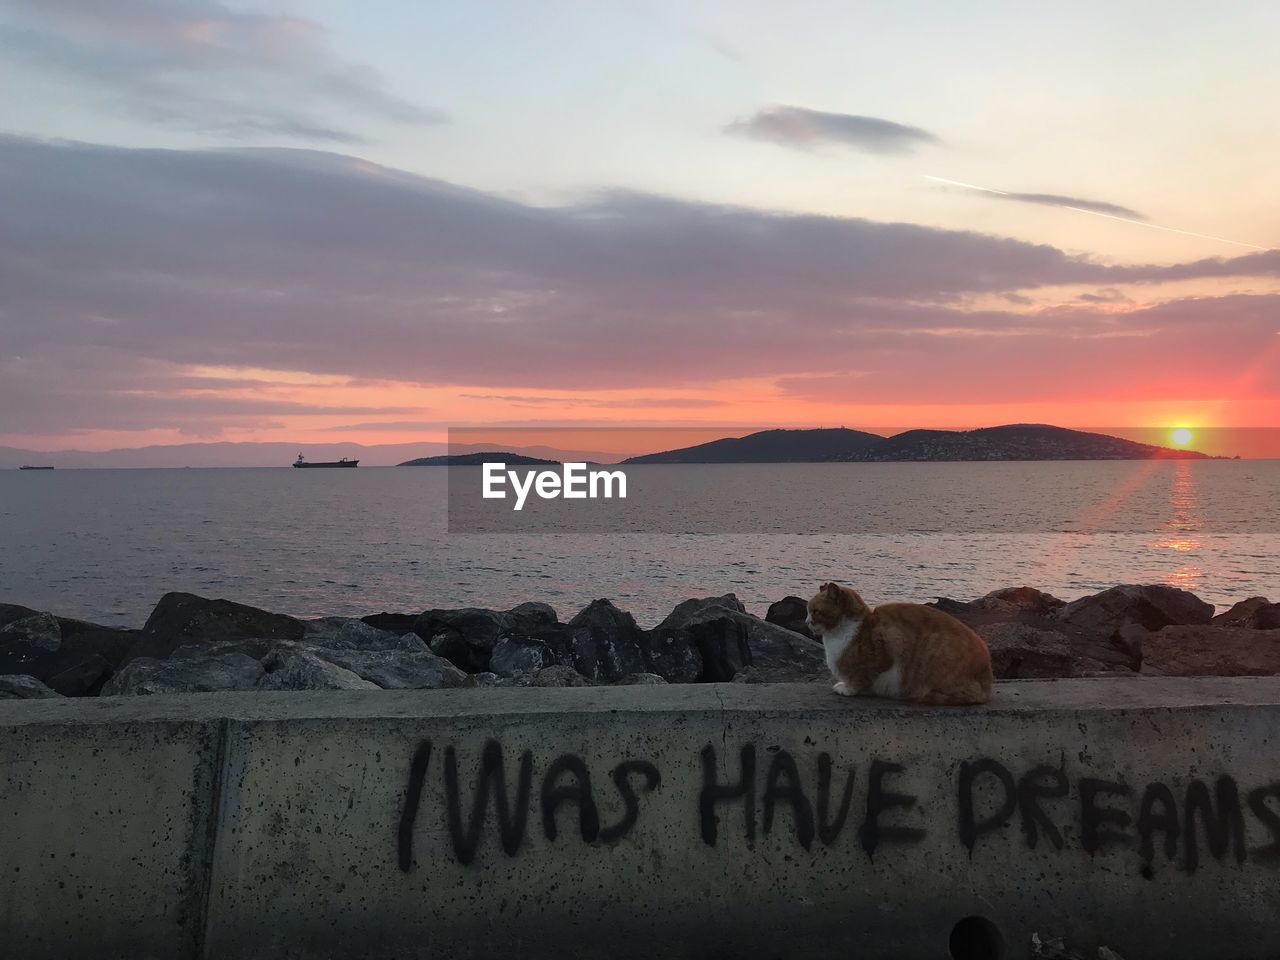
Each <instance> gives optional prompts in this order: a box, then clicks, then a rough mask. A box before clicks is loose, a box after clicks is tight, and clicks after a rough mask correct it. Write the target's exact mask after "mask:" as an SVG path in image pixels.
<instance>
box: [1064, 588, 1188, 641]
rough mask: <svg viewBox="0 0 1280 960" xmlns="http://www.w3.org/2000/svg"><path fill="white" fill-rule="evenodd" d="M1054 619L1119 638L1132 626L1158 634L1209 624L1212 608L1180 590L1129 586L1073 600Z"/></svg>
mask: <svg viewBox="0 0 1280 960" xmlns="http://www.w3.org/2000/svg"><path fill="white" fill-rule="evenodd" d="M1053 617H1054V619H1056V620H1060V621H1062V622H1063V623H1066V624H1069V625H1070V626H1072V627H1075V628H1078V629H1081V630H1095V631H1098V632H1100V633H1104V634H1111V635H1117V634H1119V633H1120V631H1121V630H1122V629H1123V628H1125V627H1129V626H1136V627H1141V628H1143V629H1145V630H1159V629H1160V628H1162V627H1168V626H1183V625H1187V624H1199V623H1208V622H1209V621H1210V620H1211V619H1212V618H1213V605H1212V604H1209V603H1205V602H1204V601H1203V600H1201V599H1200V598H1199V597H1197V596H1196V595H1195V594H1194V593H1190V592H1188V591H1186V590H1179V589H1178V588H1177V587H1166V586H1164V585H1163V584H1141V585H1138V584H1128V585H1125V586H1120V587H1112V588H1111V589H1109V590H1103V591H1102V592H1101V593H1095V594H1093V595H1092V596H1088V597H1081V598H1080V599H1079V600H1074V601H1072V602H1071V603H1068V604H1067V605H1066V606H1063V607H1060V608H1058V609H1057V610H1055V611H1054V613H1053Z"/></svg>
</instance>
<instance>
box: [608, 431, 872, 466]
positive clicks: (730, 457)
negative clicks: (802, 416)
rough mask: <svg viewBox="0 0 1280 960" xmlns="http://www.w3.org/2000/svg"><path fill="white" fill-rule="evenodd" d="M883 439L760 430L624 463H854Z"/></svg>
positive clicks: (848, 433) (855, 434)
mask: <svg viewBox="0 0 1280 960" xmlns="http://www.w3.org/2000/svg"><path fill="white" fill-rule="evenodd" d="M883 442H884V437H882V436H880V435H879V434H876V433H866V432H864V431H862V430H848V429H846V428H844V427H832V428H823V429H817V430H761V431H760V432H759V433H753V434H750V435H749V436H745V437H726V438H724V439H723V440H712V441H711V442H709V443H700V444H698V445H697V446H693V447H681V448H680V449H678V450H666V451H664V452H662V453H647V454H645V455H644V456H640V457H631V458H629V459H627V460H623V461H622V462H623V463H821V462H824V461H827V460H853V459H857V457H858V456H859V455H860V454H862V453H864V452H865V451H867V450H869V449H871V448H872V447H873V446H875V445H876V444H878V443H883Z"/></svg>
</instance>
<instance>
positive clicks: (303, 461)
mask: <svg viewBox="0 0 1280 960" xmlns="http://www.w3.org/2000/svg"><path fill="white" fill-rule="evenodd" d="M293 465H294V466H295V467H356V466H359V465H360V461H359V460H348V459H347V458H346V457H343V458H342V459H341V460H316V461H314V462H313V461H310V460H308V459H307V458H306V457H304V456H303V455H302V454H298V459H297V460H295V461H293Z"/></svg>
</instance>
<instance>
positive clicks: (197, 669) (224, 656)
mask: <svg viewBox="0 0 1280 960" xmlns="http://www.w3.org/2000/svg"><path fill="white" fill-rule="evenodd" d="M262 675H263V670H262V664H260V663H259V662H258V661H257V660H255V659H253V658H252V657H249V656H245V655H244V654H243V653H231V652H218V653H210V654H206V655H204V656H187V657H182V658H179V659H173V660H153V659H151V658H150V657H138V658H137V659H136V660H131V661H129V663H127V664H125V666H124V667H123V668H122V669H121V670H120V671H119V672H118V673H116V674H115V675H114V676H113V677H112V678H111V679H110V680H108V681H107V682H106V684H105V685H104V686H103V687H102V696H104V697H116V696H141V695H149V694H161V693H213V692H217V691H226V690H253V689H255V688H256V687H257V685H258V682H259V681H260V680H261V679H262Z"/></svg>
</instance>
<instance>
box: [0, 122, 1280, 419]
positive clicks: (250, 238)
mask: <svg viewBox="0 0 1280 960" xmlns="http://www.w3.org/2000/svg"><path fill="white" fill-rule="evenodd" d="M0 195H3V196H4V197H5V198H6V200H5V203H4V204H3V205H0V411H5V414H6V416H5V420H4V424H3V426H0V430H4V431H9V432H20V431H22V430H29V431H34V430H40V431H53V430H56V429H59V428H68V429H70V428H84V427H86V426H89V425H93V426H100V427H109V426H114V427H116V428H119V429H141V428H143V427H144V426H145V425H153V426H158V425H163V424H178V423H196V422H199V423H208V422H215V423H216V422H231V421H230V419H229V418H232V417H242V418H243V417H263V416H280V415H285V414H290V413H302V412H316V413H333V412H336V411H335V410H334V409H333V408H331V407H324V408H323V409H321V408H320V407H321V406H322V405H318V406H317V407H315V408H312V409H310V410H299V409H298V408H297V407H280V406H277V405H274V404H272V403H269V402H259V401H255V400H241V399H238V398H235V397H231V396H226V394H230V393H231V392H232V391H233V390H234V389H235V385H234V382H233V383H232V384H227V385H225V386H226V389H225V390H224V389H222V385H220V384H219V383H217V382H214V383H208V382H207V380H209V379H212V380H214V381H217V379H218V378H217V377H214V378H197V379H199V380H202V381H206V382H203V383H198V384H197V383H192V382H190V378H189V375H187V374H185V373H184V372H183V369H182V365H188V364H198V365H205V366H218V367H237V366H241V367H255V368H266V369H284V370H301V371H306V372H310V373H319V374H332V375H340V376H345V377H353V378H364V379H367V380H373V381H377V380H384V379H385V380H404V381H412V382H417V383H424V384H446V385H458V386H463V387H466V388H470V389H473V390H474V391H475V392H482V391H483V392H490V393H492V394H495V395H508V396H518V395H519V394H518V393H517V391H519V390H522V389H532V388H536V389H550V390H554V391H556V392H557V394H560V393H564V394H565V395H571V393H572V391H573V390H584V391H585V390H611V389H639V388H646V387H655V388H665V389H678V388H680V387H681V386H682V385H685V386H687V385H691V384H696V385H698V386H706V385H708V384H714V383H716V382H718V381H723V380H730V379H737V378H746V377H808V376H811V375H813V374H825V375H830V376H837V375H839V374H840V373H841V371H848V370H853V369H861V368H862V366H863V365H864V364H871V365H872V366H873V368H874V369H875V370H877V371H880V372H881V373H882V374H883V376H886V377H887V376H898V377H899V378H900V379H901V380H902V381H903V382H904V383H906V382H914V381H916V380H918V379H919V378H918V377H916V376H914V375H912V376H909V377H907V376H903V371H904V370H912V369H913V364H914V363H915V361H916V358H918V357H922V356H935V355H937V356H944V357H945V356H952V357H960V356H962V355H963V356H964V358H965V359H964V360H963V362H961V361H959V360H957V361H955V363H954V365H953V367H951V368H950V369H951V370H952V375H950V376H949V377H942V378H941V379H939V380H938V381H937V384H938V387H937V388H938V389H939V390H945V389H950V390H951V392H952V396H953V399H954V398H958V397H963V396H965V395H966V392H967V391H972V390H977V389H978V385H982V384H985V383H986V381H987V380H988V379H995V380H999V379H1000V377H988V376H986V375H985V374H984V373H983V371H994V370H996V369H999V367H998V366H995V364H997V358H999V357H1001V356H1002V351H1004V350H1006V349H1008V350H1014V351H1015V352H1016V349H1015V347H1014V346H1009V347H1007V348H1006V347H1003V346H1002V347H1000V348H999V349H998V350H997V349H995V348H994V347H992V346H991V345H992V344H995V343H997V342H1000V343H1007V344H1014V343H1015V342H1021V343H1023V344H1024V345H1026V346H1025V350H1026V352H1025V353H1024V354H1023V355H1022V356H1021V360H1020V361H1019V366H1018V368H1019V369H1020V370H1026V371H1035V370H1039V369H1041V367H1042V366H1043V364H1040V363H1036V362H1029V358H1032V357H1053V358H1054V363H1055V364H1057V362H1058V358H1059V356H1064V357H1065V356H1073V357H1077V358H1079V362H1078V365H1070V364H1069V365H1066V366H1064V367H1063V370H1064V374H1063V375H1064V376H1067V375H1070V376H1074V377H1075V378H1077V382H1082V381H1083V380H1089V379H1091V378H1093V374H1094V367H1091V366H1090V365H1089V364H1088V363H1086V361H1085V360H1084V359H1083V358H1084V357H1086V356H1088V355H1091V352H1097V353H1098V354H1099V356H1102V355H1103V354H1105V355H1106V356H1112V355H1118V353H1120V352H1123V351H1126V350H1128V351H1130V352H1131V354H1132V355H1131V356H1130V366H1131V368H1132V369H1131V370H1130V371H1129V373H1128V374H1127V375H1128V376H1129V377H1130V378H1132V377H1134V376H1136V374H1135V373H1134V372H1133V371H1135V370H1139V369H1141V370H1150V371H1155V372H1158V371H1160V370H1161V369H1163V368H1162V363H1164V361H1165V359H1167V358H1166V350H1165V345H1166V344H1175V345H1177V347H1178V349H1185V350H1187V351H1188V355H1189V356H1196V357H1202V356H1206V355H1208V354H1212V355H1213V356H1215V357H1219V358H1222V363H1223V364H1224V365H1228V366H1229V365H1230V364H1232V363H1234V364H1236V366H1237V368H1239V369H1243V367H1244V365H1246V364H1248V363H1249V362H1251V361H1250V359H1249V358H1250V357H1252V356H1255V355H1256V354H1257V351H1259V350H1260V349H1263V348H1264V347H1267V346H1270V345H1271V344H1272V343H1273V342H1274V332H1275V315H1276V313H1275V311H1276V308H1277V303H1278V302H1280V298H1276V297H1252V298H1242V299H1235V300H1229V299H1228V298H1219V299H1217V300H1211V299H1203V300H1188V301H1186V302H1185V304H1183V305H1182V306H1181V308H1180V309H1177V310H1175V309H1174V308H1173V307H1166V308H1164V309H1161V310H1150V311H1140V312H1136V313H1127V314H1117V313H1114V312H1110V311H1107V310H1103V309H1100V308H1097V307H1091V306H1089V305H1085V304H1082V305H1080V307H1079V309H1076V308H1072V309H1070V310H1067V311H1057V312H1053V313H1014V312H1005V311H984V312H974V311H971V310H966V309H964V304H965V303H966V302H968V300H969V299H970V298H971V297H972V296H973V295H976V294H991V295H996V296H1005V297H1009V296H1013V297H1014V298H1015V299H1016V297H1018V296H1020V294H1019V293H1018V291H1023V290H1030V289H1034V288H1037V287H1046V286H1050V287H1053V286H1062V285H1070V284H1088V285H1090V286H1091V287H1093V288H1095V289H1098V288H1101V289H1105V288H1107V287H1109V286H1113V285H1115V284H1120V283H1138V282H1146V283H1160V282H1164V281H1169V280H1182V279H1188V278H1193V277H1228V276H1251V275H1252V276H1259V275H1262V276H1271V277H1276V276H1280V251H1269V252H1267V253H1258V254H1250V255H1247V256H1242V257H1235V258H1230V259H1221V258H1215V259H1207V260H1200V261H1196V262H1194V263H1186V264H1175V265H1172V266H1148V265H1131V266H1111V265H1105V264H1100V263H1096V262H1094V261H1092V260H1090V259H1089V258H1086V257H1080V256H1072V255H1069V254H1066V253H1064V252H1063V251H1061V250H1057V249H1055V248H1053V247H1050V246H1047V245H1043V244H1030V243H1024V242H1021V241H1016V240H1009V239H1003V238H999V237H991V236H986V235H982V234H977V233H972V232H966V231H952V230H940V229H934V228H929V227H920V226H912V225H908V224H885V223H876V222H873V221H868V220H861V219H856V218H838V217H820V216H804V215H789V214H777V213H766V212H762V211H758V210H751V209H745V208H740V207H721V206H711V205H705V204H698V203H692V202H684V201H677V200H672V199H666V198H661V197H653V196H645V195H636V194H607V195H604V196H601V197H597V198H595V199H593V200H591V201H589V202H585V203H581V204H576V205H570V206H562V207H533V206H527V205H524V204H520V203H515V202H512V201H508V200H503V199H499V198H496V197H493V196H490V195H488V194H485V193H481V192H478V191H474V190H468V189H464V188H460V187H457V186H453V185H451V184H447V183H443V182H440V181H435V180H430V179H426V178H422V177H416V176H411V175H409V174H406V173H403V172H399V171H395V170H388V169H384V168H378V167H375V166H373V165H371V164H368V163H365V162H363V161H356V160H353V159H352V158H349V157H344V156H339V155H335V154H327V153H319V152H312V151H289V150H261V151H260V150H238V151H231V150H211V151H178V150H126V149H120V148H109V147H101V146H94V145H89V144H76V143H56V144H55V143H44V142H39V141H32V140H27V139H22V138H16V137H3V136H0ZM948 331H961V333H960V334H956V333H952V332H948ZM1183 331H1190V332H1189V333H1186V334H1185V339H1183V338H1184V333H1183ZM1174 332H1177V336H1176V337H1175V336H1173V333H1174ZM1118 335H1124V336H1118ZM1032 338H1039V339H1032ZM1121 340H1123V341H1124V342H1123V343H1121ZM1068 341H1079V343H1078V344H1076V345H1075V346H1072V347H1071V348H1070V350H1064V351H1059V349H1058V345H1060V344H1065V343H1067V342H1068ZM1192 342H1194V343H1195V346H1194V348H1193V347H1191V346H1190V344H1191V343H1192ZM957 344H959V345H961V346H963V348H964V349H963V350H961V349H959V348H957ZM1109 344H1110V345H1109ZM973 345H980V346H981V348H979V347H974V346H973ZM971 347H972V349H970V348H971ZM984 350H987V351H988V352H986V353H984V352H983V351H984ZM949 351H950V352H949ZM1133 351H1138V353H1133ZM1139 355H1140V358H1141V359H1140V361H1138V360H1135V359H1134V358H1135V357H1137V356H1139ZM1010 356H1012V355H1010ZM983 357H990V359H988V360H984V359H983ZM940 362H941V361H940ZM1010 362H1012V361H1010ZM1108 362H1109V361H1108ZM1204 362H1205V363H1206V364H1207V363H1208V362H1209V360H1208V359H1207V358H1206V359H1205V361H1204ZM1102 366H1105V364H1102V363H1101V362H1100V364H1099V365H1098V369H1101V367H1102ZM108 372H110V376H108ZM1123 375H1124V374H1122V373H1121V372H1120V371H1117V376H1123ZM1001 376H1004V374H1003V373H1002V374H1001ZM175 378H177V379H176V380H175ZM184 378H185V379H184ZM806 382H811V381H806ZM863 382H864V383H865V382H866V381H865V380H864V381H863ZM148 385H150V386H148ZM983 389H986V387H985V386H984V387H983ZM1029 389H1030V388H1029ZM177 390H183V391H188V392H191V391H199V392H200V393H201V396H200V397H199V398H195V399H187V400H183V401H182V402H180V403H172V402H170V399H169V394H171V393H172V392H173V391H177ZM166 391H168V393H166ZM241 392H242V393H243V392H244V391H243V390H242V391H241ZM219 394H223V396H219ZM599 399H601V400H604V401H606V402H607V401H608V400H609V398H608V397H604V398H599ZM223 400H225V401H226V402H222V401H223ZM655 402H661V403H663V404H669V401H655ZM349 412H351V413H356V411H355V410H350V411H349ZM361 412H362V413H367V414H370V415H371V414H374V413H376V414H377V415H378V416H396V415H397V414H399V413H405V414H409V415H410V416H413V415H415V414H419V413H420V411H417V410H384V409H377V410H373V409H369V410H367V411H361ZM219 418H222V419H221V420H220V419H219ZM366 419H372V417H367V418H366ZM129 425H133V426H129Z"/></svg>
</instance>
